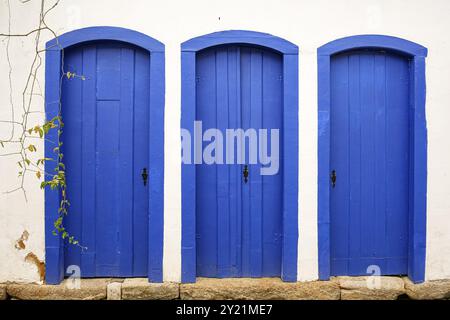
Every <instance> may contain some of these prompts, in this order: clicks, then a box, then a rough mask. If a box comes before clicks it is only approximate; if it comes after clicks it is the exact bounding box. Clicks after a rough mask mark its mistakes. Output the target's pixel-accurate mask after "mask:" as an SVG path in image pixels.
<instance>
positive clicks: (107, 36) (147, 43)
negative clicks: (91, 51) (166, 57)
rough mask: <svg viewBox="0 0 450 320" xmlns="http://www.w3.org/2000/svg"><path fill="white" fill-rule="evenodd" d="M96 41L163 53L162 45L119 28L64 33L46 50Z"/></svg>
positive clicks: (85, 29) (88, 29) (97, 28)
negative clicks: (108, 41)
mask: <svg viewBox="0 0 450 320" xmlns="http://www.w3.org/2000/svg"><path fill="white" fill-rule="evenodd" d="M98 40H113V41H122V42H126V43H129V44H134V45H136V46H138V47H141V48H143V49H145V50H148V51H150V52H164V44H163V43H162V42H159V41H158V40H156V39H153V38H152V37H150V36H147V35H145V34H143V33H141V32H138V31H134V30H130V29H126V28H120V27H108V26H99V27H87V28H82V29H77V30H73V31H69V32H67V33H64V34H62V35H60V36H58V37H56V38H54V39H52V40H50V41H48V42H47V44H46V49H47V50H62V49H65V48H68V47H70V46H74V45H77V44H80V43H84V42H89V41H98Z"/></svg>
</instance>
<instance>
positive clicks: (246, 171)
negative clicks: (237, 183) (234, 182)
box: [242, 165, 248, 183]
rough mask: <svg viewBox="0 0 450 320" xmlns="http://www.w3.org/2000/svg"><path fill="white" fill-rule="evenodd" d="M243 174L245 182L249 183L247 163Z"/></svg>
mask: <svg viewBox="0 0 450 320" xmlns="http://www.w3.org/2000/svg"><path fill="white" fill-rule="evenodd" d="M242 174H243V176H244V182H245V183H247V182H248V166H247V165H245V166H244V171H243V172H242Z"/></svg>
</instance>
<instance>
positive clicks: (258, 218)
mask: <svg viewBox="0 0 450 320" xmlns="http://www.w3.org/2000/svg"><path fill="white" fill-rule="evenodd" d="M250 63H251V67H250V72H251V75H250V77H251V83H250V128H251V129H252V130H258V129H259V128H261V127H262V92H263V88H262V73H263V70H262V52H261V51H260V50H259V49H252V51H251V62H250ZM247 150H248V153H247V157H248V158H250V152H249V151H250V149H249V148H247ZM260 167H261V166H260V164H251V163H250V162H249V182H248V184H249V188H250V225H251V226H250V250H251V251H250V274H251V276H252V277H261V275H262V212H263V208H262V178H261V174H260Z"/></svg>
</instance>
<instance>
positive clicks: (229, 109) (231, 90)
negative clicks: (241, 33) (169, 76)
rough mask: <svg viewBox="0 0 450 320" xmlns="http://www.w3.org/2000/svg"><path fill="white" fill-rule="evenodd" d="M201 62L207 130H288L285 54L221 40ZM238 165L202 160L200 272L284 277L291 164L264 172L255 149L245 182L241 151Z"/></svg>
mask: <svg viewBox="0 0 450 320" xmlns="http://www.w3.org/2000/svg"><path fill="white" fill-rule="evenodd" d="M196 66H197V70H196V74H197V90H196V92H197V106H196V107H197V109H196V120H197V121H202V124H203V130H207V129H210V128H217V129H219V130H220V131H221V132H225V130H226V129H237V128H243V129H244V130H247V129H249V128H253V129H256V130H258V129H263V128H264V129H267V130H269V132H270V130H271V129H279V130H282V128H283V123H282V89H283V87H282V74H283V68H282V67H283V65H282V56H281V55H280V54H277V53H275V52H273V51H268V50H262V49H258V48H252V47H246V46H233V45H228V46H220V47H215V48H212V49H207V50H204V51H202V52H200V53H199V54H198V56H197V64H196ZM263 101H264V103H263ZM207 144H208V143H206V142H204V147H205V146H206V145H207ZM225 148H227V149H228V148H229V146H228V145H227V146H226V147H225ZM233 163H235V164H229V165H208V164H202V165H198V166H197V170H196V195H197V197H196V203H197V210H196V235H197V236H196V238H197V268H196V269H197V276H204V277H220V278H224V277H263V276H264V277H274V276H278V277H279V276H281V248H282V246H281V244H282V242H281V240H282V239H281V234H282V214H281V213H282V200H283V199H282V183H281V182H282V181H281V178H282V176H283V169H282V168H280V170H279V172H278V174H276V175H273V176H262V175H261V174H260V168H261V164H249V153H248V149H247V152H246V164H247V165H248V167H249V181H248V183H243V178H242V171H243V169H244V166H243V165H242V164H237V154H236V152H235V154H234V158H233Z"/></svg>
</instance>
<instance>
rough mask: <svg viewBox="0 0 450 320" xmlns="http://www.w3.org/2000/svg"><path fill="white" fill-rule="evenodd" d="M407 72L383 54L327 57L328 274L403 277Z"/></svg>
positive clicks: (405, 63)
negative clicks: (373, 267)
mask: <svg viewBox="0 0 450 320" xmlns="http://www.w3.org/2000/svg"><path fill="white" fill-rule="evenodd" d="M409 75H410V73H409V60H408V58H406V57H403V56H400V55H397V54H395V53H389V52H385V51H381V50H378V51H377V50H375V51H368V50H366V51H352V52H347V53H342V54H338V55H335V56H333V57H332V59H331V156H330V157H331V159H330V160H331V169H332V170H334V174H333V171H332V172H330V175H332V176H333V175H335V184H334V187H333V182H332V181H331V180H332V179H331V178H332V176H330V194H331V199H330V201H331V208H330V209H331V213H330V214H331V243H330V245H331V274H332V275H366V274H367V272H368V271H367V268H368V267H369V266H371V265H375V266H378V267H379V268H380V272H381V274H383V275H390V274H392V275H394V274H395V275H398V274H406V273H407V256H408V248H407V244H408V192H409V180H408V176H409V174H408V173H409V164H410V157H409V155H410V149H409V148H410V144H409V141H410V140H409V87H410V80H409ZM373 270H376V269H372V268H371V269H370V270H369V272H373Z"/></svg>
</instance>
